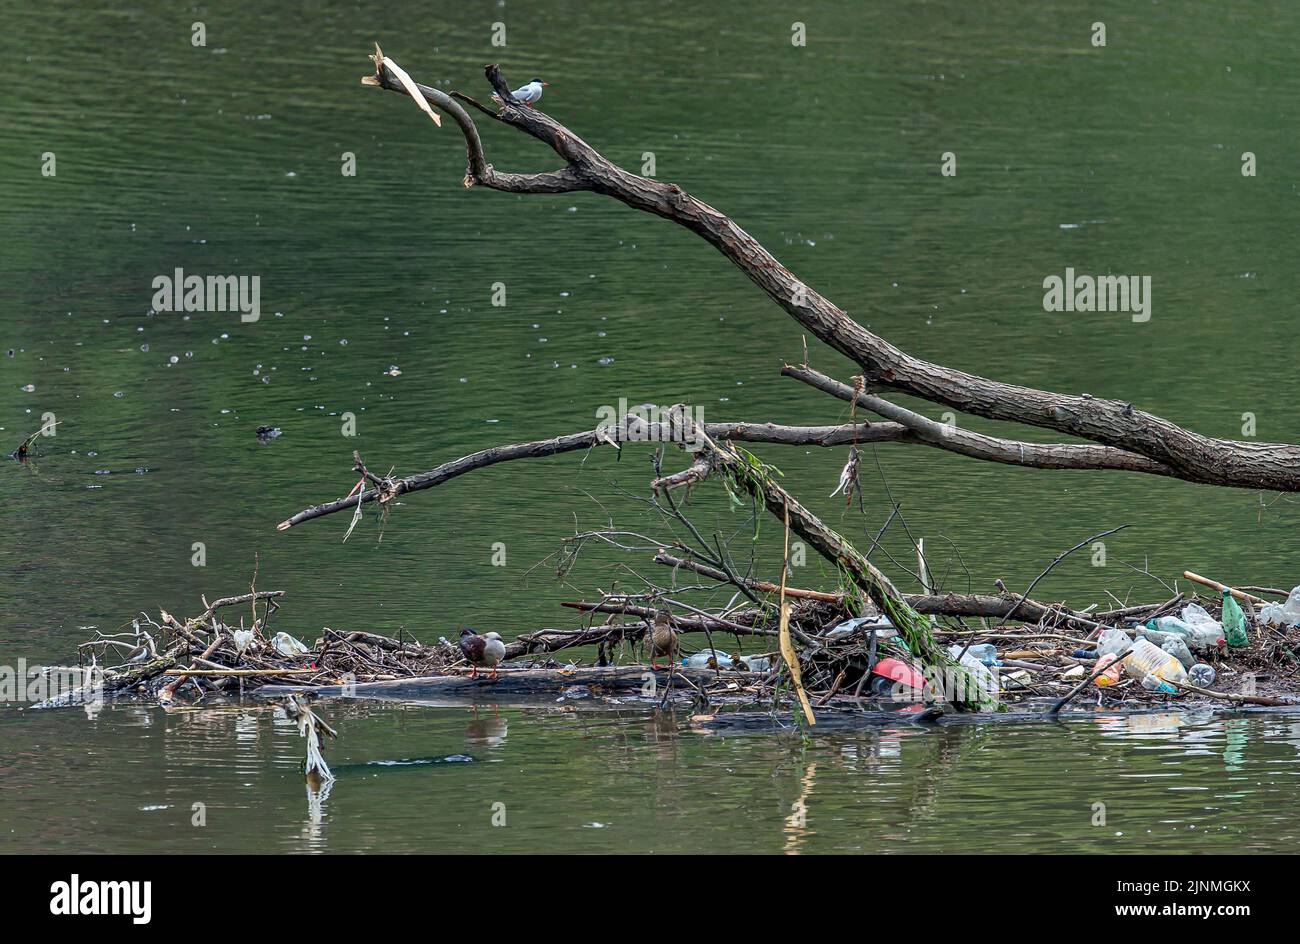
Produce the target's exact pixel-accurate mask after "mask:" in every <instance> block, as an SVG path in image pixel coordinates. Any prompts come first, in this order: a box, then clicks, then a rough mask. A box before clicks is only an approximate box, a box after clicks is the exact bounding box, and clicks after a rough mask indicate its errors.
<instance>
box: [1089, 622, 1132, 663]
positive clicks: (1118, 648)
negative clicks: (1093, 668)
mask: <svg viewBox="0 0 1300 944" xmlns="http://www.w3.org/2000/svg"><path fill="white" fill-rule="evenodd" d="M1131 645H1133V638H1132V637H1131V636H1129V634H1128V633H1126V632H1124V630H1122V629H1103V630H1102V631H1101V635H1100V636H1098V637H1097V658H1098V659H1100V658H1101V657H1102V656H1104V655H1106V654H1107V653H1109V654H1110V655H1113V656H1117V655H1120V654H1121V653H1124V652H1127V651H1128V648H1129V646H1131Z"/></svg>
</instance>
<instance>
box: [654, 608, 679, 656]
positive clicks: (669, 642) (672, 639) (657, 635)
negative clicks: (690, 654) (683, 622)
mask: <svg viewBox="0 0 1300 944" xmlns="http://www.w3.org/2000/svg"><path fill="white" fill-rule="evenodd" d="M676 655H677V633H676V631H675V630H674V629H673V615H672V613H670V612H669V611H668V610H666V609H659V610H655V622H654V626H653V627H652V628H651V630H650V668H652V669H657V668H659V665H658V660H659V658H660V657H663V658H666V659H667V660H668V661H669V662H672V661H673V657H674V656H676Z"/></svg>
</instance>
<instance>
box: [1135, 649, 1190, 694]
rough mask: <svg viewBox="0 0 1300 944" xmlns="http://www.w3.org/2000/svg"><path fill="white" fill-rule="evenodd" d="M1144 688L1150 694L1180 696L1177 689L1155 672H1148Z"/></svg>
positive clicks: (1143, 681) (1143, 682)
mask: <svg viewBox="0 0 1300 944" xmlns="http://www.w3.org/2000/svg"><path fill="white" fill-rule="evenodd" d="M1129 658H1130V659H1132V658H1133V657H1132V656H1129ZM1142 687H1143V688H1145V689H1146V690H1147V691H1148V692H1164V694H1166V695H1176V694H1178V689H1177V688H1175V687H1174V686H1173V685H1170V684H1169V683H1168V682H1166V681H1165V680H1164V679H1162V678H1161V677H1160V676H1158V675H1156V674H1155V673H1154V672H1148V673H1147V674H1146V675H1144V676H1142Z"/></svg>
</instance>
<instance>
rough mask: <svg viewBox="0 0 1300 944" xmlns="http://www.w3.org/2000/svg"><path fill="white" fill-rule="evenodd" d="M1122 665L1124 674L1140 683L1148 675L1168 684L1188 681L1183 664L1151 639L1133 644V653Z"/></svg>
mask: <svg viewBox="0 0 1300 944" xmlns="http://www.w3.org/2000/svg"><path fill="white" fill-rule="evenodd" d="M1122 664H1123V666H1124V674H1125V675H1127V676H1128V677H1129V678H1135V679H1137V680H1138V681H1139V682H1140V681H1142V679H1144V678H1146V676H1148V675H1155V676H1156V677H1157V678H1160V679H1163V680H1164V681H1166V682H1186V681H1187V670H1186V669H1184V668H1183V664H1182V663H1181V662H1179V661H1178V660H1177V659H1175V658H1174V657H1173V656H1171V655H1170V654H1169V653H1167V652H1165V651H1164V650H1163V649H1161V648H1159V647H1158V646H1156V645H1155V644H1154V643H1152V642H1151V641H1150V640H1149V639H1139V640H1138V641H1137V642H1135V643H1133V653H1132V654H1131V655H1130V656H1129V657H1128V658H1127V659H1125V660H1124V662H1123V663H1122Z"/></svg>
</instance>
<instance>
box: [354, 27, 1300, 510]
mask: <svg viewBox="0 0 1300 944" xmlns="http://www.w3.org/2000/svg"><path fill="white" fill-rule="evenodd" d="M375 53H376V54H375V55H374V56H373V57H372V58H373V59H374V61H375V72H374V74H373V75H371V76H366V77H365V78H364V79H363V80H362V81H363V82H364V83H365V84H368V85H375V86H379V87H382V88H385V89H388V90H390V91H394V92H399V93H400V94H403V95H408V94H412V93H411V92H408V89H407V87H406V85H405V84H403V83H402V82H401V81H399V80H398V79H397V78H396V76H395V75H394V73H393V72H392V71H391V70H388V69H386V68H385V64H384V63H385V60H384V56H383V53H382V52H381V51H380V50H379V49H378V47H376V50H375ZM485 73H486V76H487V79H488V82H489V83H490V84H491V86H492V88H493V89H494V90H495V93H496V97H497V99H498V100H499V101H500V110H499V111H496V112H493V111H492V110H491V109H488V108H485V107H484V106H482V105H480V104H479V103H478V102H475V101H474V100H473V99H471V98H469V97H468V96H465V95H463V94H460V93H452V94H450V95H449V94H447V93H445V92H442V91H440V90H438V89H434V88H430V87H428V86H425V85H419V84H417V85H416V88H417V89H418V92H419V94H420V95H422V96H423V97H424V98H425V99H426V101H428V102H429V103H430V104H431V105H433V106H435V107H437V108H439V109H442V110H443V111H446V112H447V113H448V114H450V115H451V116H452V117H453V119H454V120H455V121H456V123H457V125H458V126H459V127H460V130H461V132H462V134H463V135H464V137H465V146H466V151H467V154H468V157H469V167H468V170H467V172H466V174H465V177H464V179H463V183H464V184H465V186H471V185H473V184H479V185H482V186H485V187H489V188H492V189H497V190H505V191H509V192H513V193H559V192H572V191H582V190H589V191H593V192H595V193H600V194H603V195H606V196H610V197H613V198H614V199H616V200H618V201H620V202H621V203H624V204H626V205H627V206H629V207H632V208H634V209H637V210H642V211H644V212H647V213H653V214H654V215H656V216H661V217H663V218H665V219H668V220H671V221H672V222H674V223H677V224H678V225H680V226H683V227H685V228H686V229H689V230H690V231H692V232H694V233H696V234H697V235H699V236H700V237H702V238H703V239H704V240H706V241H707V242H708V243H710V244H711V245H712V246H714V248H716V249H717V250H718V251H719V252H721V253H722V254H723V255H724V256H726V257H727V258H728V259H729V260H730V261H731V262H732V263H734V264H735V265H736V266H737V268H739V269H740V270H741V271H742V272H743V273H744V274H745V275H746V276H747V277H748V278H749V279H750V281H752V282H753V283H754V284H755V285H757V286H758V287H759V288H760V289H761V290H762V291H763V292H764V293H765V294H766V295H767V296H768V297H769V298H770V299H771V300H772V301H773V302H775V303H776V304H777V305H779V306H780V307H781V308H782V309H783V310H784V311H785V312H786V313H787V314H789V315H790V316H791V317H792V318H794V320H795V321H797V322H798V323H799V324H800V325H801V326H802V327H804V328H805V329H806V330H808V331H809V332H810V333H812V334H813V335H814V336H815V337H817V338H818V339H820V340H821V341H823V342H824V343H826V344H827V345H828V346H830V347H831V348H833V349H834V350H836V351H838V352H840V353H841V354H843V355H845V356H846V357H848V358H850V359H851V360H853V361H854V362H856V363H857V364H858V365H859V366H860V367H861V368H862V370H863V373H864V376H865V378H866V379H867V381H868V383H870V384H872V385H874V386H881V387H887V388H890V389H893V390H898V391H900V392H903V393H907V394H911V395H913V396H917V397H921V398H922V399H925V400H929V401H931V402H933V403H937V404H940V405H943V406H947V407H951V408H953V409H955V410H961V411H963V412H966V413H971V414H974V415H976V416H983V417H987V418H989V419H994V420H1006V421H1010V422H1016V423H1024V424H1026V425H1030V426H1039V427H1043V428H1046V429H1054V430H1057V431H1059V432H1063V433H1068V434H1070V435H1073V436H1078V437H1080V438H1082V439H1087V440H1090V441H1092V442H1095V443H1098V444H1100V445H1103V446H1110V447H1112V448H1115V449H1119V450H1123V451H1125V452H1130V453H1134V454H1136V455H1137V456H1143V457H1146V458H1147V459H1149V460H1151V461H1152V462H1155V463H1157V464H1159V465H1163V466H1168V467H1170V468H1171V469H1174V470H1177V471H1178V473H1180V477H1182V478H1186V479H1189V480H1191V481H1196V482H1204V483H1209V484H1216V485H1227V486H1234V487H1239V488H1265V489H1276V490H1278V491H1288V492H1290V491H1297V490H1300V446H1296V445H1292V444H1278V443H1256V442H1241V441H1237V440H1227V439H1216V438H1212V437H1208V436H1203V435H1201V434H1198V433H1195V432H1193V431H1191V430H1187V429H1184V428H1183V427H1181V426H1179V425H1178V424H1176V423H1173V422H1171V421H1169V420H1167V419H1164V418H1162V417H1159V416H1156V415H1154V414H1152V413H1148V412H1146V411H1143V410H1139V409H1136V408H1135V407H1134V406H1133V405H1132V404H1131V403H1128V402H1124V401H1122V400H1109V399H1101V398H1097V397H1094V396H1092V395H1090V394H1086V393H1085V394H1080V395H1069V394H1061V393H1053V392H1050V391H1045V390H1036V389H1033V388H1030V387H1023V386H1020V385H1017V384H1009V383H1004V382H1001V381H997V380H991V379H989V378H986V377H981V376H979V375H977V374H970V373H967V372H965V371H961V370H957V369H954V368H950V367H945V366H943V365H940V364H935V363H932V362H929V361H925V360H922V359H921V358H917V357H914V356H912V355H910V354H907V353H906V352H904V351H902V350H900V349H899V348H897V347H895V346H894V345H892V344H890V343H889V342H888V341H886V340H885V339H884V338H881V337H879V336H878V335H876V334H873V333H872V332H871V331H868V330H867V329H866V328H865V327H863V326H862V325H860V324H858V323H857V322H856V321H854V320H853V319H852V318H850V317H849V316H848V314H847V313H846V312H845V311H844V310H843V309H841V308H839V307H838V306H836V305H835V304H833V303H832V302H831V301H830V300H829V299H827V298H825V297H823V296H822V295H820V294H819V293H817V292H816V291H815V290H813V289H812V288H811V287H809V286H808V285H806V284H805V283H804V282H803V281H802V280H800V279H799V278H797V277H796V276H795V275H794V274H793V273H792V272H791V271H790V270H789V269H787V268H786V267H785V266H784V265H782V264H781V263H780V261H779V260H777V259H776V257H775V256H773V255H772V254H771V253H770V252H769V251H768V250H767V249H766V248H765V247H764V246H763V245H762V244H761V243H759V242H758V240H756V239H754V237H753V236H751V235H750V234H749V233H747V232H746V231H745V230H744V229H742V228H741V227H740V226H739V225H737V224H736V223H735V222H734V221H733V220H732V219H731V218H730V217H728V216H727V215H726V214H724V213H721V212H719V211H718V210H716V209H714V208H713V207H711V206H709V205H708V204H706V203H704V202H703V201H701V200H698V199H696V198H695V197H693V196H691V195H690V194H689V193H687V192H686V191H684V190H683V189H682V188H681V187H679V186H678V185H677V184H673V183H665V182H662V181H658V180H652V179H650V178H646V177H640V176H638V175H636V174H633V173H630V172H628V171H626V170H623V169H622V168H621V167H618V166H617V165H615V164H613V163H612V162H611V161H609V160H608V159H606V158H605V157H604V156H603V155H601V154H600V153H599V152H597V151H596V150H595V149H594V148H592V147H591V146H590V145H589V144H587V143H586V142H585V141H584V140H583V139H582V138H581V137H579V136H578V135H576V134H574V133H573V132H572V131H570V130H569V129H568V128H566V127H564V126H563V125H561V124H560V123H559V122H557V121H555V120H554V119H553V118H551V117H549V116H547V115H546V114H544V113H543V112H541V111H538V110H537V109H535V108H528V107H523V106H522V105H520V103H518V102H516V101H515V100H514V98H513V96H512V95H511V94H510V90H509V87H508V85H507V84H506V82H505V80H504V78H503V77H502V76H501V73H500V69H499V68H498V67H497V66H495V65H490V66H487V67H486V70H485ZM462 101H463V102H466V103H468V104H471V105H472V106H473V107H475V108H476V109H478V110H479V111H480V112H482V113H483V114H485V115H488V116H489V117H491V118H493V119H494V120H496V121H498V122H500V123H502V124H506V125H509V126H510V127H513V128H515V129H517V130H519V131H522V132H524V133H525V134H527V135H529V136H531V137H533V138H536V139H537V140H539V141H541V142H543V143H545V144H546V145H547V146H549V147H550V148H551V149H552V150H554V151H555V153H556V154H557V155H559V156H560V157H561V158H562V159H563V160H564V161H565V166H564V167H562V168H560V169H559V170H556V171H552V172H548V173H543V174H502V173H499V172H497V171H496V170H494V169H493V168H492V166H491V165H490V164H489V163H488V162H487V159H486V156H485V154H484V151H483V145H482V141H481V139H480V137H479V134H478V129H477V127H476V126H475V124H474V121H473V119H472V118H471V117H470V116H469V114H468V112H466V111H465V109H464V107H462V105H461V104H460V102H462Z"/></svg>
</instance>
